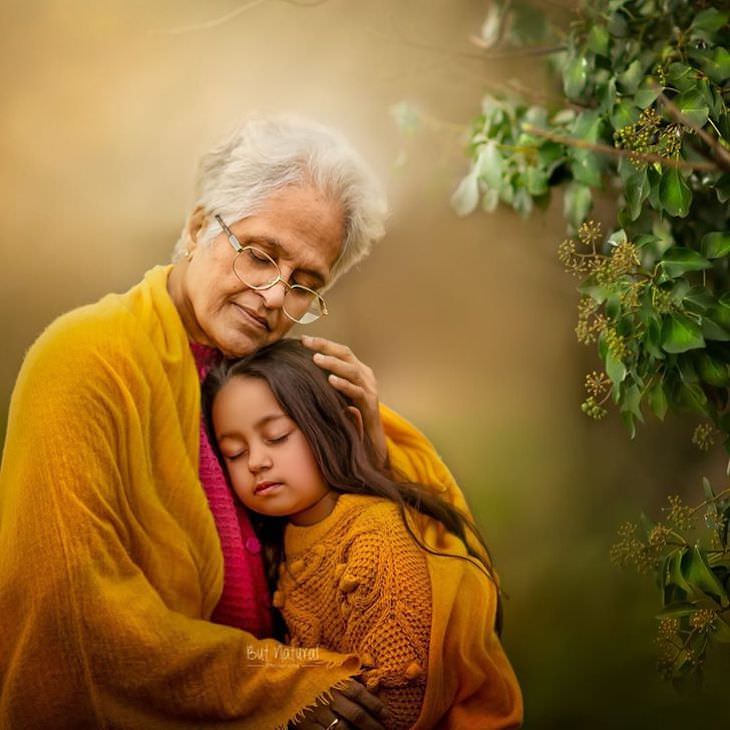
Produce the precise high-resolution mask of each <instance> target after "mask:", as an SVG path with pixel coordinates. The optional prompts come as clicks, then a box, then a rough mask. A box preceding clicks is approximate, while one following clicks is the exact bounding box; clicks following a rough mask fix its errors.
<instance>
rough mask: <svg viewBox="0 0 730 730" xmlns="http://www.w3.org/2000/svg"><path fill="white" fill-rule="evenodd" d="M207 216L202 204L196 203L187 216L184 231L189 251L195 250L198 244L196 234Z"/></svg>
mask: <svg viewBox="0 0 730 730" xmlns="http://www.w3.org/2000/svg"><path fill="white" fill-rule="evenodd" d="M207 219H208V216H207V215H206V213H205V208H204V207H203V206H202V205H196V206H195V209H194V210H193V212H192V213H191V214H190V216H189V217H188V221H187V223H186V224H185V232H186V233H187V239H188V245H187V249H188V251H190V252H191V253H192V252H193V251H194V250H195V247H196V246H197V245H198V235H199V234H200V230H201V229H202V228H203V226H204V225H205V223H206V220H207Z"/></svg>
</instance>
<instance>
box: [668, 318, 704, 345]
mask: <svg viewBox="0 0 730 730" xmlns="http://www.w3.org/2000/svg"><path fill="white" fill-rule="evenodd" d="M704 346H705V340H704V338H703V337H702V330H701V329H700V327H699V325H698V324H696V323H695V322H694V321H693V320H692V319H690V318H689V317H687V316H686V315H684V314H681V313H677V314H667V315H664V318H663V322H662V349H663V350H664V351H665V352H671V353H679V352H687V350H694V349H697V348H698V347H704Z"/></svg>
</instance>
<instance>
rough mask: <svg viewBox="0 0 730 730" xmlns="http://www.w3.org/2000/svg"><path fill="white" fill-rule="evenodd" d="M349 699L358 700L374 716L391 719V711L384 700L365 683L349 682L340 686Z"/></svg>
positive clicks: (341, 691)
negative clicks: (368, 688)
mask: <svg viewBox="0 0 730 730" xmlns="http://www.w3.org/2000/svg"><path fill="white" fill-rule="evenodd" d="M337 691H338V692H340V693H341V694H343V695H344V696H345V697H347V698H348V699H350V700H352V701H353V702H356V703H357V704H358V705H361V706H362V707H364V708H365V709H366V710H367V711H368V712H369V713H370V714H371V715H373V716H374V717H379V718H381V719H383V720H389V719H391V715H390V712H389V711H388V708H387V707H386V706H385V704H384V703H383V702H382V700H379V699H378V698H377V697H376V696H375V695H374V694H372V693H371V692H368V691H367V689H365V687H364V685H362V684H360V683H359V682H357V681H354V680H353V681H352V682H348V683H347V684H346V685H345V686H344V687H340V688H339V689H338V690H337Z"/></svg>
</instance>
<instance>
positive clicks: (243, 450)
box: [223, 449, 248, 461]
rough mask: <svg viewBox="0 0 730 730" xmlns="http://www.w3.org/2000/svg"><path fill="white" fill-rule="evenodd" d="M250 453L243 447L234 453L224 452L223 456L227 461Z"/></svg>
mask: <svg viewBox="0 0 730 730" xmlns="http://www.w3.org/2000/svg"><path fill="white" fill-rule="evenodd" d="M246 454H248V451H247V450H246V449H242V450H241V451H235V452H234V453H232V454H223V458H224V459H225V460H226V461H235V460H236V459H238V458H240V457H241V456H245V455H246Z"/></svg>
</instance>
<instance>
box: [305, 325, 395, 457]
mask: <svg viewBox="0 0 730 730" xmlns="http://www.w3.org/2000/svg"><path fill="white" fill-rule="evenodd" d="M302 343H303V344H304V345H305V346H306V347H308V348H309V349H310V350H314V351H315V354H314V362H315V363H316V364H317V365H319V366H320V367H321V368H322V369H324V370H329V371H330V372H331V373H333V374H332V375H330V376H329V381H330V383H331V384H332V386H333V387H334V388H336V389H337V390H339V391H341V392H342V393H344V394H345V395H346V396H347V397H348V398H350V400H352V401H353V402H354V403H355V405H356V406H357V407H358V409H359V411H360V413H362V418H363V425H364V427H365V430H366V431H367V434H368V436H369V437H370V440H371V441H372V443H373V446H374V447H375V452H376V454H377V456H378V459H379V461H380V463H381V464H385V460H386V458H387V455H388V445H387V443H386V441H385V432H384V431H383V424H382V423H381V421H380V410H379V408H378V405H379V401H378V383H377V381H376V380H375V373H373V371H372V369H371V368H369V367H368V366H367V365H365V364H364V363H362V362H360V361H359V360H358V359H357V358H356V357H355V355H354V353H353V352H352V350H351V349H350V348H349V347H347V345H340V344H339V343H337V342H332V340H326V339H324V338H323V337H309V336H306V335H304V336H303V337H302Z"/></svg>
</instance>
